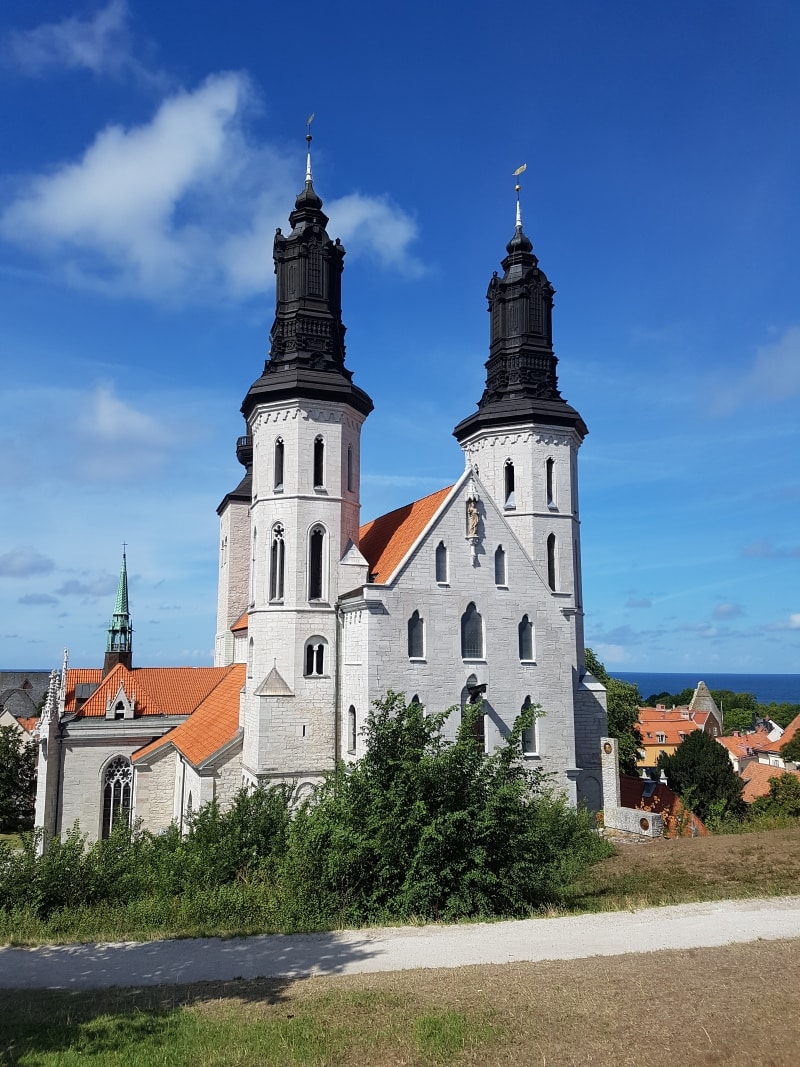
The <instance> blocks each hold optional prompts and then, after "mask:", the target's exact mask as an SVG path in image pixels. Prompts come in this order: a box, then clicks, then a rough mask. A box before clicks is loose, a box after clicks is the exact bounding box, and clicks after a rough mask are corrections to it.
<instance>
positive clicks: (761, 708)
mask: <svg viewBox="0 0 800 1067" xmlns="http://www.w3.org/2000/svg"><path fill="white" fill-rule="evenodd" d="M758 714H759V716H760V718H762V719H772V721H773V722H776V723H777V724H778V726H782V727H783V729H784V730H785V729H786V727H787V726H788V725H789V723H790V722H791V721H792V719H796V718H797V716H798V715H800V704H788V703H785V702H784V703H782V704H776V703H774V702H773V703H772V704H759V705H758Z"/></svg>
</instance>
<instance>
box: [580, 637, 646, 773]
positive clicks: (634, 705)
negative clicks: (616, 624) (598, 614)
mask: <svg viewBox="0 0 800 1067" xmlns="http://www.w3.org/2000/svg"><path fill="white" fill-rule="evenodd" d="M584 657H585V660H584V661H585V663H586V669H587V671H589V673H590V674H593V675H594V676H595V678H596V679H597V680H598V682H602V683H603V685H604V686H605V687H606V699H607V701H608V734H609V737H615V738H616V739H617V741H618V742H619V766H620V770H621V771H622V772H623V774H636V761H637V759H638V756H639V749H640V747H641V744H642V736H641V734H640V733H639V725H638V723H639V708H640V706H641V705H642V698H641V695H640V693H639V688H638V686H636V685H634V684H633V682H624V681H623V680H622V679H621V678H612V677H611V676H610V675H609V673H608V671H607V670H606V669H605V667H604V666H603V664H602V663H601V662H600V660H599V659H598V658H597V656H596V655H595V653H594V652H593V651H592V649H591V648H587V649H585V650H584Z"/></svg>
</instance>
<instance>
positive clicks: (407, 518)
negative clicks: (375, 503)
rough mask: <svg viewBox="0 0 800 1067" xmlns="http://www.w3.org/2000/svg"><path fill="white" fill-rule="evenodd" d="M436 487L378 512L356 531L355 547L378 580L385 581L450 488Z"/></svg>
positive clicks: (374, 578)
mask: <svg viewBox="0 0 800 1067" xmlns="http://www.w3.org/2000/svg"><path fill="white" fill-rule="evenodd" d="M452 488H453V487H452V485H448V486H447V488H446V489H439V490H437V492H435V493H431V494H430V496H425V497H423V498H422V499H421V500H415V501H413V502H412V503H411V504H406V505H405V507H402V508H397V510H396V511H390V512H389V513H388V515H381V516H379V517H378V518H377V519H373V520H372V522H368V523H367V524H366V526H362V527H361V529H360V531H359V545H358V547H359V549H360V550H361V553H362V555H363V556H364V557H365V558H366V560H367V562H368V563H369V569H370V574H371V575H373V580H374V581H376V582H378V583H383V582H386V581H388V579H389V578H391V576H392V574H394V572H395V570H396V569H397V567H398V565H399V564H400V563H401V562H402V560H403V558H404V557H405V555H406V553H407V552H408V550H409V549H410V548H411V547H412V545H413V544H414V543H415V542H416V540H417V538H418V537H419V536H420V534H421V533H422V531H423V530H424V529H425V527H426V526H427V525H428V523H429V522H430V521H431V519H432V518H433V516H434V515H435V514H436V512H437V511H438V510H439V508H440V507H441V505H442V504H443V503H444V501H445V500H446V499H447V494H448V493H449V492H450V490H451V489H452Z"/></svg>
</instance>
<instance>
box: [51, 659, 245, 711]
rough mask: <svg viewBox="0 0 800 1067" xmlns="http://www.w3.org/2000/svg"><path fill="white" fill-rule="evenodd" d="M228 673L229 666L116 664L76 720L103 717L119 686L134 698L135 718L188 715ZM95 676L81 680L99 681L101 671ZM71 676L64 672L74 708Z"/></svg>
mask: <svg viewBox="0 0 800 1067" xmlns="http://www.w3.org/2000/svg"><path fill="white" fill-rule="evenodd" d="M229 670H230V668H229V667H134V668H133V670H128V668H127V667H124V666H123V665H122V664H121V663H118V664H117V665H116V666H115V667H114V668H113V669H112V670H111V671H110V672H109V673H108V674H107V675H106V677H105V678H104V679H103V680H102V682H100V685H99V687H98V689H97V690H96V691H95V692H94V693H93V694H92V695H91V696H90V697H89V699H88V700H87V701H86V703H85V704H84V705H83V706H82V707H81V708H80V710H79V711H78V712H77V718H79V719H84V718H92V717H103V718H104V717H105V714H106V701H107V700H109V699H113V697H115V696H116V694H117V691H118V690H119V687H120V686H121V685H122V686H124V687H125V693H126V695H127V696H128V698H129V699H130V698H131V697H132V696H134V695H135V697H136V708H135V712H134V714H135V716H136V717H137V718H138V717H139V716H142V715H190V714H191V713H192V712H193V711H194V709H195V708H196V707H197V706H198V705H199V704H200V703H201V701H203V700H204V699H205V698H206V697H207V696H208V694H209V693H210V692H211V691H212V690H213V689H214V687H215V686H217V685H219V683H220V682H221V681H222V679H223V678H224V677H225V675H226V673H227V672H228V671H229ZM75 673H76V674H77V673H81V672H75ZM82 673H89V672H82ZM95 673H96V675H97V678H96V679H89V678H86V679H80V680H83V681H99V675H100V673H101V672H100V671H97V672H95ZM72 674H73V672H72V671H68V672H67V693H68V694H69V693H70V691H71V692H72V696H73V707H74V695H75V682H74V681H73V679H72V677H71V675H72ZM67 709H69V704H68V705H67Z"/></svg>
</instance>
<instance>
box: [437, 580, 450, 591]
mask: <svg viewBox="0 0 800 1067" xmlns="http://www.w3.org/2000/svg"><path fill="white" fill-rule="evenodd" d="M436 584H437V585H438V586H439V588H440V589H449V588H450V583H449V582H437V583H436Z"/></svg>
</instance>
